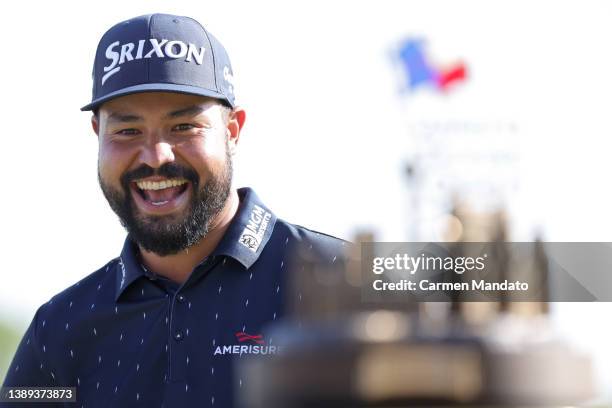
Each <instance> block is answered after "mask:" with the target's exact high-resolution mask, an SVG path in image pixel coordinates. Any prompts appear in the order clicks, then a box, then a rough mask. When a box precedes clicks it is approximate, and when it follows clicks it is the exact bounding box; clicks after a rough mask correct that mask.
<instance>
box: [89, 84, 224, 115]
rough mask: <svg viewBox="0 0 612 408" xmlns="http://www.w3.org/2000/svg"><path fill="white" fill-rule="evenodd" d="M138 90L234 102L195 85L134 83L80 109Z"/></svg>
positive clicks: (93, 107) (96, 105) (96, 106)
mask: <svg viewBox="0 0 612 408" xmlns="http://www.w3.org/2000/svg"><path fill="white" fill-rule="evenodd" d="M140 92H176V93H183V94H189V95H199V96H208V97H210V98H215V99H221V100H223V101H225V102H226V103H228V104H229V105H230V106H231V107H232V108H233V107H234V104H233V103H232V102H231V101H230V100H229V99H228V98H227V97H226V96H225V95H223V94H221V93H219V92H216V91H212V90H210V89H204V88H199V87H197V86H190V85H178V84H167V83H165V84H164V83H161V84H141V85H134V86H129V87H127V88H123V89H120V90H118V91H115V92H111V93H109V94H106V95H104V96H102V97H100V98H98V99H94V100H93V101H91V102H90V103H89V104H87V105H85V106H83V107H82V108H81V110H82V111H90V110H94V109H96V108H98V107H100V105H102V104H103V103H104V102H108V101H109V100H111V99H114V98H118V97H120V96H125V95H131V94H135V93H140Z"/></svg>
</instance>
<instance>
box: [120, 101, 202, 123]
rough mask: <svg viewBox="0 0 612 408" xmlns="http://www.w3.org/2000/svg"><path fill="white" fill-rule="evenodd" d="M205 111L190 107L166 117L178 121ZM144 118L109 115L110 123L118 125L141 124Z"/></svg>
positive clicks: (131, 115) (197, 107) (195, 106)
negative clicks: (177, 119)
mask: <svg viewBox="0 0 612 408" xmlns="http://www.w3.org/2000/svg"><path fill="white" fill-rule="evenodd" d="M202 111H204V108H203V107H201V106H197V105H192V106H188V107H186V108H183V109H179V110H175V111H173V112H170V113H168V114H167V115H166V118H168V119H176V118H180V117H184V116H196V115H199V114H200V113H202ZM142 120H143V118H142V116H138V115H134V114H130V113H119V112H112V113H111V114H110V115H108V121H109V122H118V123H126V122H139V121H142Z"/></svg>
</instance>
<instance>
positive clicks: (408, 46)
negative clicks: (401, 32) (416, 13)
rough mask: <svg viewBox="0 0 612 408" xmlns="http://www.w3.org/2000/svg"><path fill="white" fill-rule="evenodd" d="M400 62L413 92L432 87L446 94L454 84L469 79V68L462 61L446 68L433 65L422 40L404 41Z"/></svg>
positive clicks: (400, 49) (400, 50) (400, 51)
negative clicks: (420, 87) (424, 86)
mask: <svg viewBox="0 0 612 408" xmlns="http://www.w3.org/2000/svg"><path fill="white" fill-rule="evenodd" d="M399 60H400V62H401V65H402V68H403V71H404V73H405V75H406V77H407V80H408V88H409V89H411V90H413V89H415V88H418V87H419V86H421V85H431V86H434V87H435V88H436V89H438V90H440V91H443V92H445V91H447V90H448V89H449V88H450V87H451V86H452V85H453V84H455V83H459V82H463V81H465V79H466V78H467V68H466V66H465V64H464V63H463V62H462V61H459V62H456V63H454V64H452V65H448V66H445V67H443V66H440V65H438V64H434V63H432V62H431V60H430V59H429V58H427V55H426V53H425V47H424V41H422V40H415V39H408V40H406V41H404V42H403V43H402V44H401V46H400V48H399Z"/></svg>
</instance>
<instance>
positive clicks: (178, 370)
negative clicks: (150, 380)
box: [169, 293, 188, 382]
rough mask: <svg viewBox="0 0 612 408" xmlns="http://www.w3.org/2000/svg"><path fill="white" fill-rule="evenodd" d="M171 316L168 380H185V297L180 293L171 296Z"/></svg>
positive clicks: (186, 320)
mask: <svg viewBox="0 0 612 408" xmlns="http://www.w3.org/2000/svg"><path fill="white" fill-rule="evenodd" d="M172 302H173V304H172V309H171V310H172V312H171V313H172V316H171V319H170V320H171V322H172V324H171V326H172V327H170V336H171V337H172V340H171V342H172V345H171V348H170V356H169V361H170V381H172V382H177V381H185V380H186V371H187V366H186V364H185V361H186V358H187V354H188V353H187V347H188V345H187V343H188V342H187V341H186V340H187V337H188V336H187V333H188V332H187V330H188V328H187V322H188V318H187V313H188V310H187V297H186V296H185V295H184V294H182V293H177V294H176V295H175V296H174V297H173V298H172Z"/></svg>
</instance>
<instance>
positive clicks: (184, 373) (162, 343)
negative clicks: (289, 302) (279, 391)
mask: <svg viewBox="0 0 612 408" xmlns="http://www.w3.org/2000/svg"><path fill="white" fill-rule="evenodd" d="M239 197H240V206H239V209H238V212H237V214H236V216H235V217H234V219H233V220H232V222H231V224H230V226H229V227H228V230H227V232H226V234H225V235H224V237H223V238H222V240H221V242H220V243H219V245H218V247H217V248H216V249H215V250H214V251H213V253H212V254H211V255H210V256H208V257H207V258H206V259H204V260H203V261H202V262H201V263H200V264H199V265H198V266H197V267H196V268H195V269H194V270H193V272H192V273H191V275H190V276H189V278H188V279H187V281H185V283H184V284H182V285H179V284H176V283H174V282H172V281H170V280H168V279H165V278H163V277H160V276H156V275H154V274H153V273H151V272H149V271H147V270H146V269H145V268H144V267H143V266H142V264H141V262H140V261H139V256H138V251H137V249H136V247H135V245H134V244H133V243H132V241H131V240H130V238H129V236H128V237H127V239H126V241H125V245H124V247H123V250H122V252H121V255H120V256H119V257H118V258H116V259H113V260H112V261H110V262H109V263H108V264H107V265H105V266H103V267H102V268H101V269H99V270H97V271H96V272H94V273H92V274H91V275H89V276H87V277H85V278H84V279H82V280H81V281H79V282H78V283H76V284H75V285H73V286H71V287H70V288H68V289H66V290H64V291H63V292H61V293H59V294H58V295H56V296H54V297H53V298H52V299H51V300H50V301H49V302H47V303H45V304H44V305H42V306H41V307H40V308H39V309H38V310H37V312H36V314H35V316H34V319H33V321H32V323H31V324H30V327H29V328H28V330H27V332H26V333H25V335H24V337H23V339H22V341H21V343H20V345H19V348H18V350H17V352H16V354H15V357H14V359H13V362H12V364H11V366H10V367H9V370H8V373H7V376H6V379H5V381H4V386H11V387H17V386H20V387H23V386H66V387H68V386H70V387H77V392H76V394H77V401H78V403H77V404H74V403H66V404H65V405H61V404H56V405H51V404H42V403H40V404H36V405H37V406H41V407H42V406H71V407H87V408H89V407H139V406H142V407H222V408H228V407H232V406H234V401H235V395H234V393H239V392H240V388H241V387H242V385H243V381H242V378H241V376H240V373H238V372H236V370H234V369H233V366H232V362H233V360H235V359H237V358H241V356H243V355H247V354H259V355H262V357H265V355H266V354H270V355H271V354H275V353H276V352H277V351H278V350H277V346H276V345H275V343H274V341H273V339H272V338H266V336H264V335H263V334H262V328H263V326H264V325H266V324H268V323H270V322H273V321H275V320H277V319H279V318H281V317H282V316H283V314H284V312H285V303H286V298H285V291H286V288H287V286H286V282H287V275H288V274H287V270H288V269H289V268H290V265H292V263H293V262H292V259H291V257H292V253H293V251H292V248H295V247H296V246H298V245H302V247H304V248H306V250H312V251H313V252H316V253H317V257H320V258H321V260H322V261H323V262H329V263H334V262H336V260H337V259H338V260H339V258H340V257H341V256H342V254H343V249H344V248H343V247H344V246H345V242H344V241H342V240H339V239H337V238H334V237H330V236H328V235H325V234H321V233H318V232H314V231H311V230H308V229H306V228H303V227H300V226H296V225H293V224H290V223H287V222H285V221H283V220H281V219H277V218H276V216H275V215H274V214H273V213H272V211H270V210H269V209H268V208H267V207H266V206H265V205H264V204H263V203H262V202H261V201H260V200H259V198H258V197H257V196H256V194H255V193H254V192H253V191H252V190H251V189H248V188H244V189H240V190H239ZM0 405H1V406H3V407H4V406H9V405H11V406H12V405H13V404H6V405H3V404H1V403H0Z"/></svg>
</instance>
